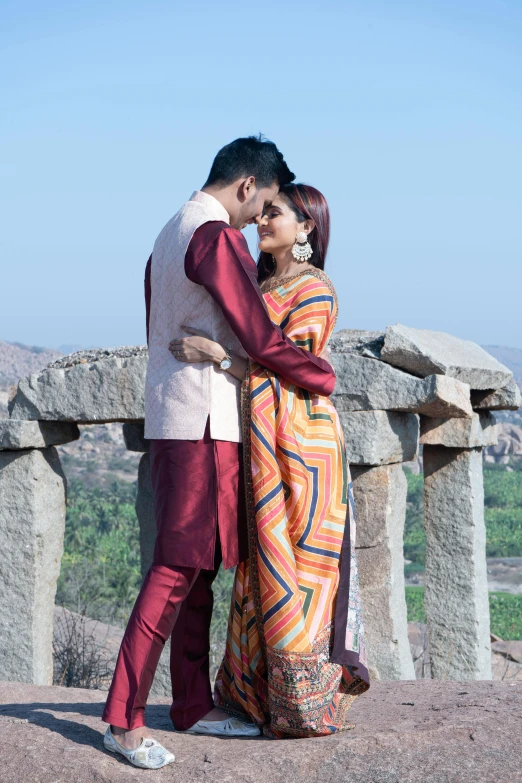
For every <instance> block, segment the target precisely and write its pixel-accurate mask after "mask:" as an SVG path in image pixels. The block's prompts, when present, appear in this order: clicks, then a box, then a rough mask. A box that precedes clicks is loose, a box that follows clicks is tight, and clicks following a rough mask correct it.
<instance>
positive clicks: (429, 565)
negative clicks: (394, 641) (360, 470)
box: [423, 446, 491, 680]
mask: <svg viewBox="0 0 522 783" xmlns="http://www.w3.org/2000/svg"><path fill="white" fill-rule="evenodd" d="M423 460H424V528H425V531H426V573H425V584H426V586H425V591H424V606H425V610H426V617H427V622H428V630H429V638H430V657H431V672H432V676H433V677H435V678H437V679H450V680H481V679H490V678H491V647H490V629H489V598H488V580H487V569H486V528H485V524H484V487H483V478H482V450H481V449H448V448H446V447H444V446H424V451H423Z"/></svg>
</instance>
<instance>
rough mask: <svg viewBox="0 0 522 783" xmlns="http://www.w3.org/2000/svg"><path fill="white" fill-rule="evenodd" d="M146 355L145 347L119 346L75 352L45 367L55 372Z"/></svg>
mask: <svg viewBox="0 0 522 783" xmlns="http://www.w3.org/2000/svg"><path fill="white" fill-rule="evenodd" d="M147 355H148V350H147V346H146V345H120V346H119V347H117V348H87V349H86V350H83V351H75V352H74V353H70V354H67V356H60V357H59V358H58V359H55V360H54V361H52V362H50V363H49V364H48V365H47V367H48V368H49V369H54V370H56V369H61V368H65V367H75V366H76V365H77V364H92V363H93V362H98V361H100V359H110V358H111V357H117V358H119V359H130V358H132V357H133V356H147Z"/></svg>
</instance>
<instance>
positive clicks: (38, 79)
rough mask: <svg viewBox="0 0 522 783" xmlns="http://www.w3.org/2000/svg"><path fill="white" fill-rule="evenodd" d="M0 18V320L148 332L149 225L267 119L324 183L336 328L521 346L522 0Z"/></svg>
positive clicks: (64, 339)
mask: <svg viewBox="0 0 522 783" xmlns="http://www.w3.org/2000/svg"><path fill="white" fill-rule="evenodd" d="M0 29H1V32H0V36H1V37H2V47H1V48H2V55H1V59H2V62H0V66H1V68H2V73H3V75H4V78H3V80H2V81H3V83H2V86H1V88H0V89H1V94H0V100H1V104H0V107H1V114H2V122H1V125H0V142H1V145H2V150H3V152H4V153H7V154H4V156H2V157H3V161H2V164H1V167H2V181H3V187H2V188H1V191H0V199H1V206H0V214H1V216H2V229H1V232H0V242H1V259H2V274H1V278H0V281H1V282H0V285H1V291H2V297H1V301H2V304H1V307H0V339H3V340H9V341H20V342H24V343H28V344H31V345H45V346H50V347H56V346H59V345H62V344H64V343H67V344H78V345H82V346H91V345H99V346H111V345H121V344H136V343H143V342H144V308H143V301H142V281H143V269H144V264H145V261H146V259H147V257H148V254H149V253H150V250H151V247H152V244H153V242H154V239H155V237H156V235H157V234H158V233H159V231H160V229H161V228H162V226H163V225H164V223H165V222H166V221H167V220H168V219H169V218H170V217H171V215H172V214H173V213H174V212H175V211H176V210H177V209H178V207H179V206H180V205H181V203H183V201H185V200H186V199H187V198H188V197H189V196H190V194H191V192H192V191H193V190H195V189H197V188H198V187H200V186H201V185H202V183H203V182H204V180H205V178H206V175H207V172H208V169H209V166H210V164H211V161H212V158H213V156H214V154H215V152H216V151H217V150H218V149H219V147H221V146H222V145H223V144H225V143H227V142H229V141H231V140H232V139H233V138H236V137H237V136H241V135H247V134H250V133H257V132H259V131H262V132H263V133H264V134H266V135H267V136H268V137H269V138H271V139H273V140H274V141H275V142H276V143H277V144H278V146H279V147H280V148H281V150H282V151H283V153H284V154H285V157H286V159H287V161H288V163H289V165H290V167H291V168H292V169H293V170H294V171H296V173H297V174H298V178H299V179H300V180H302V181H305V182H309V183H311V184H313V185H315V186H316V187H318V188H320V189H321V190H322V191H323V192H324V194H325V195H326V197H327V198H328V200H329V203H330V207H331V212H332V220H333V231H332V242H331V245H330V254H329V259H328V263H327V271H328V272H329V274H330V276H331V278H332V280H333V281H334V284H335V286H336V288H337V291H338V294H339V300H340V317H339V322H338V325H339V327H341V328H344V327H353V328H359V329H364V328H367V329H381V328H384V327H385V326H386V325H387V324H392V323H395V322H397V321H400V322H402V323H405V324H408V325H411V326H416V327H424V328H428V329H439V330H443V331H448V332H452V333H454V334H456V335H459V336H461V337H464V338H467V339H473V340H475V341H477V342H479V343H483V344H502V345H510V346H513V347H519V348H522V315H521V309H522V307H521V306H522V285H521V284H522V271H521V270H522V258H521V248H522V220H521V207H522V203H521V202H522V195H521V183H522V154H521V153H522V150H521V146H522V145H521V134H522V79H521V74H522V49H521V46H520V40H521V37H522V3H520V2H519V0H507V1H506V2H501V1H500V0H490V2H482V1H481V0H474V1H473V2H471V1H468V0H453V2H446V0H437V2H423V0H417V2H404V1H403V0H395V2H393V3H390V2H378V1H376V0H366V2H350V0H345V1H344V2H331V1H330V0H323V1H322V2H321V3H317V2H310V1H309V0H301V2H295V1H294V0H285V2H284V3H282V2H277V3H276V2H273V0H268V2H264V3H259V4H246V3H244V2H236V0H234V1H233V2H230V1H227V0H225V2H222V3H220V4H218V3H215V2H209V1H208V0H201V2H198V3H194V4H191V5H189V4H187V3H183V4H182V3H179V2H178V1H177V0H174V2H172V0H171V1H170V2H154V1H152V2H147V3H145V2H133V1H132V0H126V2H111V0H106V1H105V2H97V1H96V0H90V2H88V3H86V2H84V3H78V2H71V0H69V2H67V3H65V2H53V0H48V1H47V2H46V3H41V2H31V1H30V0H29V1H28V2H20V0H17V2H9V1H8V2H6V1H5V0H4V3H3V4H2V10H1V18H0ZM6 77H7V78H6ZM249 231H250V232H251V231H252V229H249V230H247V236H248V238H249V241H250V243H251V247H252V249H253V250H254V248H255V244H254V238H253V234H252V233H250V234H249V233H248V232H249Z"/></svg>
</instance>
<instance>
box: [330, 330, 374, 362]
mask: <svg viewBox="0 0 522 783" xmlns="http://www.w3.org/2000/svg"><path fill="white" fill-rule="evenodd" d="M383 344H384V332H369V331H366V330H364V329H340V330H339V331H338V332H335V334H333V335H332V337H331V339H330V343H329V346H330V349H331V351H332V352H334V353H354V354H357V355H358V356H367V357H369V358H370V359H380V358H381V349H382V346H383Z"/></svg>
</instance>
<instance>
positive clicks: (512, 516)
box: [404, 464, 522, 573]
mask: <svg viewBox="0 0 522 783" xmlns="http://www.w3.org/2000/svg"><path fill="white" fill-rule="evenodd" d="M484 467H485V470H484V507H485V508H484V511H485V520H486V555H487V557H522V471H521V470H515V471H514V472H513V473H508V472H507V471H506V470H502V469H499V467H500V466H496V465H495V466H493V467H492V468H490V467H489V466H488V465H487V464H486V465H485V466H484ZM405 472H406V478H407V480H408V500H407V506H406V525H405V528H404V557H405V558H406V559H407V560H411V561H412V562H411V564H410V565H407V566H406V573H411V572H413V571H422V570H424V563H425V558H426V539H425V536H424V499H423V491H424V490H423V484H424V479H423V476H422V475H414V474H412V473H410V472H409V471H405Z"/></svg>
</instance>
